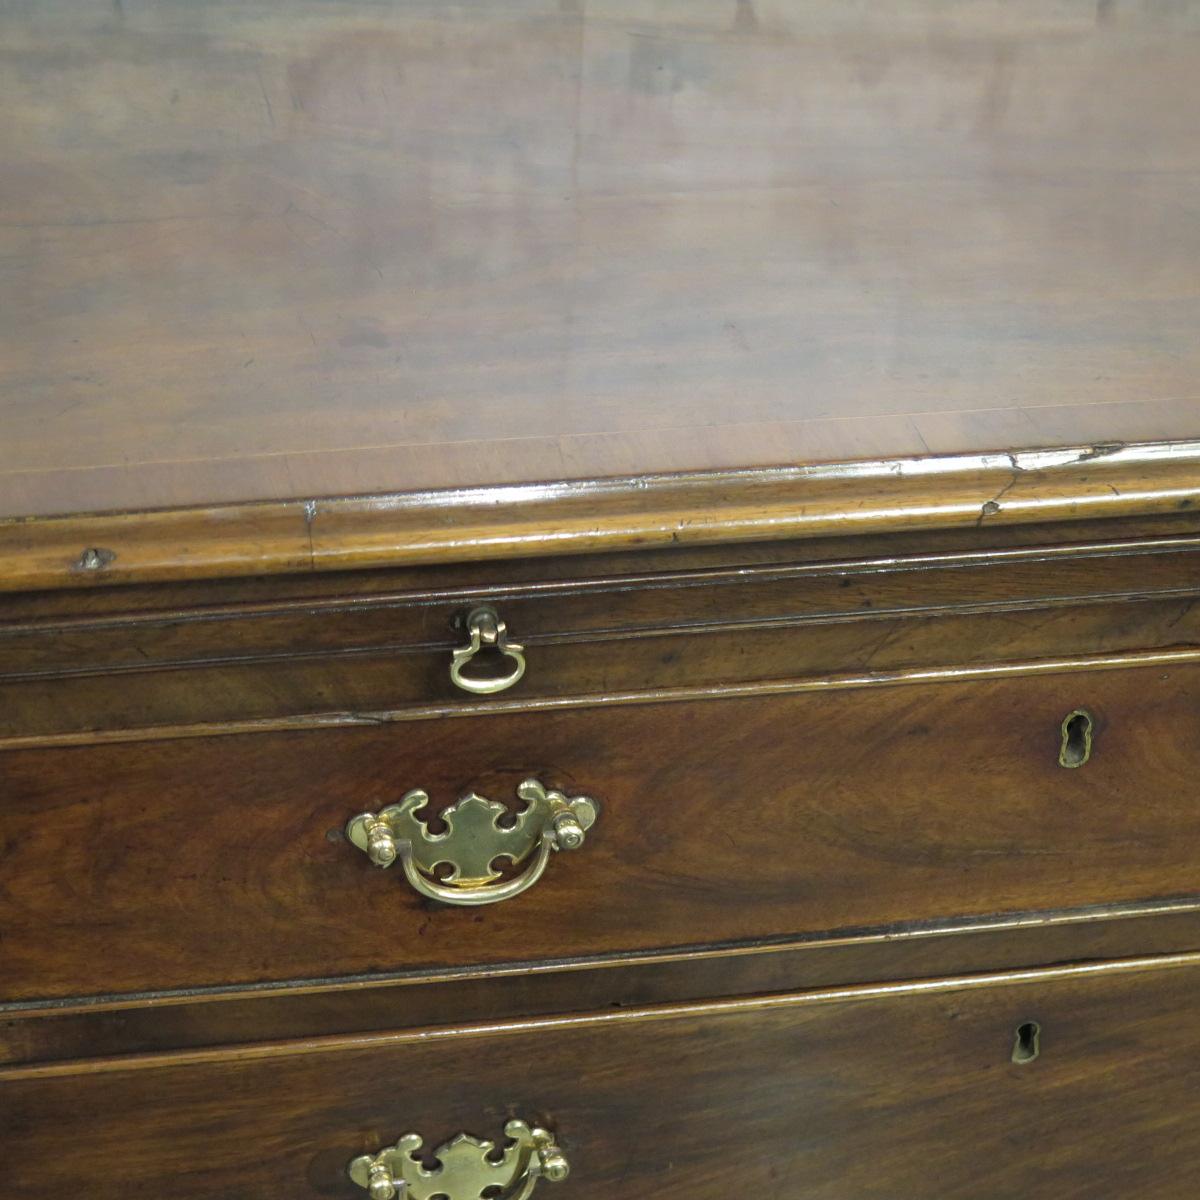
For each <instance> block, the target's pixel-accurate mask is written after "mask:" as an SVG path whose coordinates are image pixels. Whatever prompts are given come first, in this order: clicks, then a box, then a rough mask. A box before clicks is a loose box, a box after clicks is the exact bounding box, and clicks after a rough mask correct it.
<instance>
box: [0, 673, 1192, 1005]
mask: <svg viewBox="0 0 1200 1200" xmlns="http://www.w3.org/2000/svg"><path fill="white" fill-rule="evenodd" d="M1198 709H1200V669H1196V668H1188V669H1182V668H1177V669H1174V670H1168V669H1161V668H1156V669H1137V670H1132V669H1126V670H1112V671H1106V672H1074V673H1064V674H1058V675H1048V676H1038V677H1023V678H1014V679H998V680H988V681H978V680H976V681H972V682H963V683H955V684H935V685H906V686H900V687H868V688H850V689H846V690H839V691H827V692H821V693H816V694H813V693H809V694H800V695H790V696H785V695H769V696H756V697H749V698H739V699H722V700H710V701H705V702H696V703H674V704H660V705H615V706H612V707H598V708H590V709H578V710H571V711H563V712H542V713H524V714H510V715H495V716H488V717H478V718H464V719H455V720H451V719H446V720H439V721H414V722H407V723H399V724H391V725H384V726H379V727H370V728H365V729H364V728H354V729H344V730H321V731H308V732H296V733H288V734H262V735H254V736H230V737H214V738H193V739H180V740H177V741H160V742H146V743H139V744H120V745H108V746H91V747H80V748H74V749H52V750H39V751H20V752H10V753H5V754H0V796H3V804H0V845H2V846H3V847H4V872H3V878H2V880H0V906H2V907H0V923H2V928H3V931H4V936H3V938H2V939H0V977H2V978H3V980H4V989H5V993H6V996H5V998H6V999H9V1000H19V999H32V998H39V997H54V996H82V995H96V994H105V993H112V992H117V993H125V992H137V991H143V990H155V989H170V988H183V987H194V986H203V985H224V984H236V983H244V982H258V981H266V980H289V979H297V978H299V979H325V978H330V977H341V976H353V975H357V974H361V973H372V972H391V971H417V970H424V969H440V968H443V967H456V966H462V965H468V964H487V963H499V962H522V961H526V960H545V959H559V958H568V957H575V956H588V955H604V954H612V953H617V952H622V951H629V950H654V949H661V948H665V947H677V946H683V945H699V944H712V943H725V942H737V941H749V940H754V939H760V938H773V937H784V936H789V937H790V936H794V935H797V934H803V935H807V934H820V933H822V932H824V931H829V930H853V929H862V928H884V927H889V926H894V925H895V924H897V923H899V922H919V921H925V920H931V919H934V918H947V917H958V916H979V915H987V914H992V913H999V912H1024V911H1040V910H1046V909H1063V908H1071V907H1078V906H1088V905H1101V904H1106V903H1115V902H1122V903H1128V902H1134V901H1140V900H1146V899H1160V898H1165V897H1180V896H1187V895H1194V894H1196V893H1197V892H1200V882H1198V881H1200V861H1198V860H1200V854H1198V852H1197V849H1196V847H1197V845H1200V802H1198V800H1197V795H1196V792H1195V789H1194V787H1192V786H1191V780H1192V779H1193V778H1194V776H1195V774H1196V770H1197V766H1198V765H1200V761H1198V760H1200V746H1198V745H1197V742H1196V739H1195V738H1194V737H1192V736H1191V734H1190V733H1189V732H1188V731H1189V730H1191V729H1192V727H1193V725H1194V722H1195V714H1196V712H1197V711H1198ZM1076 710H1087V712H1088V713H1089V714H1090V719H1091V722H1092V726H1091V733H1092V740H1091V743H1090V757H1089V759H1088V761H1087V762H1086V763H1085V764H1083V765H1081V766H1077V767H1073V768H1070V769H1068V768H1065V767H1063V766H1062V765H1060V752H1061V749H1062V741H1063V735H1062V726H1063V722H1064V718H1065V717H1066V716H1067V715H1069V714H1070V713H1072V712H1075V711H1076ZM1073 738H1074V741H1073V742H1072V745H1073V746H1074V748H1075V751H1076V752H1077V753H1078V754H1080V755H1082V753H1083V752H1084V750H1085V748H1086V739H1085V738H1084V737H1083V735H1082V733H1079V732H1078V730H1077V731H1076V732H1075V734H1073ZM527 777H537V778H539V779H541V780H543V781H544V782H545V783H546V784H547V785H550V786H551V787H555V788H561V789H562V790H563V791H564V792H565V793H567V794H569V795H572V796H573V795H576V794H586V795H589V796H593V797H595V798H596V800H598V801H599V802H600V805H601V809H600V815H599V818H598V819H597V821H596V823H595V825H594V826H593V828H592V829H591V830H590V831H589V832H588V835H587V840H586V842H585V843H584V845H583V846H582V847H581V848H579V849H577V850H574V851H573V852H571V853H560V854H552V855H549V856H548V857H549V859H550V861H548V863H547V864H546V870H545V873H544V875H543V876H542V878H540V879H539V880H538V881H537V882H536V884H534V885H533V886H532V887H530V888H529V889H528V890H527V891H525V892H524V893H523V894H520V895H517V896H515V897H513V898H511V899H506V900H503V901H501V902H499V903H494V904H488V905H484V906H480V907H455V906H450V905H446V904H442V903H440V902H434V901H430V900H428V899H426V898H425V897H424V896H422V895H421V894H419V893H418V892H417V891H416V890H414V888H413V887H412V886H411V885H410V884H409V882H408V880H407V879H406V878H405V876H404V874H403V873H402V870H401V869H400V867H399V866H398V865H397V866H393V867H392V868H390V869H386V870H381V869H379V868H378V867H376V866H373V865H372V864H371V863H370V862H369V861H368V858H367V856H366V854H364V853H363V852H361V851H360V850H359V849H357V848H356V847H355V846H354V845H352V844H351V843H350V842H349V841H348V840H347V839H346V837H345V835H344V833H343V830H344V828H345V826H346V824H347V821H348V820H349V818H351V817H352V816H354V814H356V813H359V812H360V811H362V810H372V811H376V812H377V811H378V810H380V809H381V808H383V807H386V806H387V805H389V804H393V803H395V802H396V801H398V800H399V799H400V797H401V796H402V795H403V794H405V793H406V792H407V791H408V790H409V789H413V788H424V789H425V790H426V791H427V792H428V794H429V796H430V798H431V803H432V805H433V807H434V808H435V809H436V808H439V807H444V806H445V805H447V804H448V803H450V802H451V801H454V800H456V799H457V798H458V797H459V796H461V795H463V794H464V793H466V792H469V791H474V792H476V793H479V794H480V795H482V796H484V797H487V798H489V799H491V800H494V801H501V802H508V803H510V804H515V800H514V796H515V791H516V788H517V786H518V785H519V783H520V781H521V780H523V779H525V778H527ZM524 869H525V868H524V867H523V868H522V870H524Z"/></svg>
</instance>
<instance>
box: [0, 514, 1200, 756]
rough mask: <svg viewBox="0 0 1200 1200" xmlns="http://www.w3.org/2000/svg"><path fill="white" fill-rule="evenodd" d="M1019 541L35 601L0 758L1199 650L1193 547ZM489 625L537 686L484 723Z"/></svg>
mask: <svg viewBox="0 0 1200 1200" xmlns="http://www.w3.org/2000/svg"><path fill="white" fill-rule="evenodd" d="M996 532H997V531H995V530H989V531H981V532H980V533H979V534H978V535H976V537H975V539H974V540H973V541H972V542H962V543H959V544H958V545H956V546H955V545H951V544H948V543H947V544H943V545H941V546H939V545H938V544H937V543H936V542H931V543H929V544H927V545H922V544H919V543H918V544H911V543H905V542H904V541H898V542H892V543H886V542H881V541H880V540H878V539H861V540H857V541H850V542H844V543H841V544H838V543H832V544H831V549H834V550H839V549H840V550H841V551H842V554H841V555H840V556H835V557H831V558H824V559H822V558H821V557H819V556H816V555H815V554H814V553H813V548H812V546H809V547H808V548H807V550H808V553H807V556H806V555H804V554H802V553H799V552H798V551H797V552H796V557H795V558H791V557H788V556H787V553H786V552H785V551H781V552H780V555H777V560H776V561H775V562H773V563H759V564H754V563H745V562H739V561H738V560H737V559H736V557H734V558H733V559H732V560H731V561H730V564H729V565H727V566H709V567H699V566H693V567H691V568H690V569H688V568H686V567H684V566H682V565H681V566H678V567H677V568H676V569H675V570H668V569H666V568H667V567H669V566H670V561H669V558H668V560H667V561H659V562H657V564H655V565H657V567H658V569H657V570H656V571H651V570H649V569H646V568H647V567H648V565H649V564H644V566H643V570H641V571H640V572H636V573H634V572H629V571H625V572H620V571H617V570H613V571H612V573H611V574H609V573H606V574H596V573H595V569H596V567H597V565H598V564H597V562H596V560H594V559H593V560H590V561H584V562H582V563H581V562H579V561H576V563H575V566H574V570H575V571H576V572H577V573H575V574H574V575H572V574H571V572H570V571H569V570H568V569H567V568H566V565H565V564H564V568H563V571H562V573H561V574H560V575H559V576H558V577H557V578H547V577H544V576H543V577H535V578H528V577H526V576H524V575H523V573H522V572H521V571H520V570H519V569H517V568H515V567H513V566H509V568H508V569H507V570H505V569H498V568H493V569H492V570H491V571H489V572H488V573H487V574H482V573H476V574H475V575H474V576H463V577H459V578H457V579H454V580H453V585H451V582H452V581H451V579H450V578H447V577H437V578H436V579H430V578H429V577H428V576H427V575H425V574H423V573H419V572H418V573H415V576H414V575H405V574H403V573H400V574H396V573H392V574H391V575H390V578H391V580H392V582H393V586H392V588H391V589H388V588H387V586H386V584H387V579H386V578H382V577H381V578H373V577H372V576H370V575H367V576H365V578H364V577H362V576H349V577H345V576H343V577H339V578H338V579H337V580H336V583H337V585H338V586H337V588H336V589H335V590H334V591H332V592H330V593H326V594H317V595H314V594H305V593H303V592H297V591H296V590H295V589H287V588H277V589H276V591H275V593H274V595H273V597H272V596H271V595H270V594H269V593H267V592H265V591H263V590H262V589H259V590H258V591H257V594H256V595H255V596H254V597H245V598H242V599H240V600H238V601H236V602H235V601H233V600H232V599H231V596H232V595H234V593H231V592H229V591H228V590H226V591H224V592H222V591H214V594H213V596H212V598H211V599H210V600H209V602H208V603H203V602H202V601H203V599H204V595H203V593H201V594H197V593H196V590H195V588H193V589H191V591H190V592H189V593H188V594H187V598H186V599H184V598H183V597H182V596H180V594H179V591H178V589H176V593H175V595H176V597H177V598H178V600H177V603H176V604H171V603H170V599H171V597H170V594H169V593H168V596H167V597H162V596H158V595H156V594H155V593H154V592H153V591H152V590H150V589H147V588H145V587H143V588H141V589H134V590H132V591H131V592H129V593H124V592H123V591H122V592H120V593H116V594H114V593H111V592H109V593H107V595H108V603H107V604H106V605H105V606H104V607H103V608H100V609H98V610H96V611H93V612H91V613H90V614H89V612H88V611H87V610H83V611H80V612H77V613H73V612H72V611H71V609H70V608H69V607H63V606H62V605H60V606H59V608H58V609H57V610H54V609H53V608H52V606H51V605H49V604H44V603H42V602H41V599H40V598H39V597H37V596H31V597H27V598H26V599H25V600H24V601H22V599H21V597H15V598H14V599H13V601H12V602H11V603H10V604H9V605H8V606H7V612H8V614H10V617H9V619H7V620H6V619H4V617H5V610H4V606H0V696H2V697H3V706H2V707H0V748H11V747H13V746H21V745H29V744H32V743H34V742H36V741H37V739H64V738H65V739H68V740H73V741H79V740H87V738H88V737H89V736H91V735H93V734H94V735H95V736H96V737H120V738H123V739H127V740H134V739H137V738H139V737H148V736H156V737H161V736H164V734H169V733H171V732H172V731H178V732H184V731H187V732H196V731H200V732H203V731H204V730H206V729H219V728H222V727H224V728H226V729H230V730H236V729H239V728H272V727H280V725H281V724H282V725H284V726H297V725H300V726H302V725H304V724H306V723H308V724H329V723H352V722H355V721H359V722H361V721H363V720H372V721H382V720H400V719H405V718H416V717H429V716H434V715H449V716H456V715H457V716H463V715H470V716H475V715H484V714H487V713H491V712H494V711H497V710H500V711H512V710H514V709H517V710H519V709H523V708H530V707H538V706H542V707H544V706H545V705H546V704H548V703H556V704H580V703H588V702H590V700H589V697H594V696H597V695H604V696H607V697H608V698H609V700H610V701H611V700H613V699H614V698H615V697H617V696H637V695H640V696H641V697H642V699H652V698H654V697H655V696H663V695H667V694H676V693H680V692H682V694H685V695H694V694H697V692H701V693H702V692H703V689H705V688H714V687H715V688H725V687H729V686H731V685H732V686H736V687H743V686H746V685H751V684H756V683H762V684H769V685H771V686H783V685H785V684H786V681H787V679H788V677H789V676H790V677H791V678H792V679H793V680H794V681H795V684H796V686H797V687H799V686H801V685H805V684H807V685H808V686H812V687H816V686H819V685H822V682H823V681H825V682H828V683H829V685H830V686H832V682H833V677H845V678H847V679H854V680H857V681H858V683H859V684H860V685H861V684H866V683H870V682H883V681H885V680H886V679H887V678H888V677H890V676H894V675H895V674H896V673H897V672H900V673H903V672H911V671H914V670H915V671H929V670H949V671H951V672H953V670H955V669H960V668H972V669H979V668H989V669H999V668H1000V666H1001V665H1002V664H1010V665H1011V664H1016V663H1022V662H1033V663H1037V662H1038V661H1039V660H1044V659H1049V660H1054V661H1058V662H1064V661H1066V660H1068V659H1070V658H1072V656H1074V657H1076V658H1087V659H1088V660H1089V661H1090V660H1094V659H1096V658H1097V657H1099V658H1106V659H1111V658H1113V657H1114V656H1117V655H1121V654H1133V655H1134V656H1135V660H1136V656H1137V655H1138V654H1139V653H1141V652H1145V651H1164V652H1167V653H1173V652H1180V653H1184V652H1186V650H1185V649H1184V648H1186V647H1189V646H1191V647H1195V646H1196V645H1197V644H1200V608H1198V607H1197V605H1196V604H1195V600H1196V598H1197V595H1200V584H1198V583H1197V577H1196V567H1195V562H1194V560H1195V558H1196V555H1197V553H1198V552H1200V551H1198V547H1200V538H1197V536H1196V535H1195V533H1194V532H1188V533H1183V532H1182V527H1181V533H1180V535H1178V536H1167V537H1164V536H1158V537H1150V538H1146V537H1141V538H1139V537H1125V538H1122V537H1120V536H1119V535H1120V532H1121V530H1120V529H1115V530H1112V531H1111V532H1112V537H1113V540H1110V541H1075V542H1070V541H1065V540H1062V541H1059V542H1058V543H1056V544H1052V545H1048V544H1046V543H1045V542H1044V541H1038V540H1037V539H1036V537H1035V538H1033V540H1032V541H1031V542H1030V544H1027V545H1019V544H1009V545H1004V544H996V542H995V541H994V540H993V539H994V538H995V535H996ZM1076 532H1078V531H1076ZM1059 536H1060V537H1063V536H1065V535H1064V534H1062V533H1060V534H1059ZM906 551H907V552H906ZM685 562H686V560H685ZM603 565H605V566H608V564H607V563H606V562H604V563H603ZM467 579H470V580H471V582H470V583H467V582H466V580H467ZM489 581H490V582H489ZM72 595H79V593H72ZM88 595H91V596H93V597H94V596H95V595H96V593H89V594H88ZM122 595H124V597H125V606H124V608H122V607H119V606H118V605H117V603H116V601H117V600H118V599H120V598H121V596H122ZM481 601H488V602H492V603H496V604H498V605H499V606H500V608H501V610H502V612H503V614H504V616H505V619H506V621H507V622H508V626H509V629H510V630H511V632H512V635H513V637H514V638H517V639H519V640H520V641H521V642H522V643H523V644H524V645H525V646H526V648H527V651H528V656H529V662H530V670H529V672H528V674H527V675H526V677H525V679H524V680H523V681H522V682H521V684H520V685H519V686H518V687H517V688H515V689H513V690H512V691H511V692H509V693H506V694H505V695H504V696H502V697H495V698H492V699H490V700H485V701H482V702H480V701H478V700H474V701H473V700H472V698H471V697H468V696H465V695H463V694H462V693H461V692H459V691H458V690H457V689H456V688H454V687H453V686H452V684H451V683H450V680H449V676H448V664H449V661H450V652H451V650H452V649H453V647H455V646H456V645H458V644H461V642H462V641H463V638H464V634H463V632H462V628H461V625H462V619H463V617H464V616H465V614H466V613H467V611H469V609H470V608H472V607H473V606H474V605H475V604H477V603H479V602H481ZM310 718H312V719H311V720H310Z"/></svg>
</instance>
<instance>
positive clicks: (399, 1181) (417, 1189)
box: [348, 1121, 571, 1200]
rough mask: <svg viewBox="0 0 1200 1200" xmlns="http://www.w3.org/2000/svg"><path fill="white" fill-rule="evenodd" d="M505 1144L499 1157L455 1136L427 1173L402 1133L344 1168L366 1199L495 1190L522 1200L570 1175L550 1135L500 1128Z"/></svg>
mask: <svg viewBox="0 0 1200 1200" xmlns="http://www.w3.org/2000/svg"><path fill="white" fill-rule="evenodd" d="M504 1132H505V1135H506V1136H507V1137H508V1138H509V1145H508V1147H507V1148H506V1149H505V1150H504V1152H503V1154H502V1156H501V1157H499V1158H497V1157H496V1154H495V1149H496V1145H495V1143H494V1142H487V1141H482V1140H480V1139H479V1138H474V1137H471V1135H470V1134H467V1133H460V1134H459V1135H458V1136H457V1137H456V1138H454V1139H453V1140H452V1141H449V1142H446V1143H445V1145H442V1146H439V1147H438V1148H437V1150H436V1151H434V1157H435V1158H436V1159H437V1165H436V1166H435V1167H433V1168H426V1167H425V1165H424V1164H423V1162H422V1158H423V1155H422V1154H421V1147H422V1146H423V1145H424V1144H425V1143H424V1139H423V1138H422V1137H421V1136H420V1134H416V1133H406V1134H405V1135H404V1136H403V1137H402V1138H401V1139H400V1140H399V1141H398V1142H397V1143H396V1144H395V1145H394V1146H388V1147H387V1148H386V1149H384V1150H381V1151H380V1152H379V1153H378V1154H364V1155H362V1156H361V1157H360V1158H356V1159H355V1160H354V1161H353V1162H352V1163H351V1164H350V1166H349V1168H348V1171H349V1175H350V1178H351V1179H352V1180H353V1181H354V1182H355V1183H357V1184H358V1186H359V1187H361V1188H366V1190H367V1191H368V1192H369V1193H370V1195H371V1200H427V1198H428V1197H431V1196H445V1197H446V1198H447V1200H479V1197H480V1196H482V1195H483V1194H484V1193H485V1192H487V1193H488V1194H489V1195H491V1194H493V1193H494V1190H495V1189H497V1188H498V1189H500V1200H527V1197H528V1196H529V1195H530V1193H532V1191H533V1189H534V1188H535V1187H536V1186H537V1182H538V1180H539V1179H547V1180H549V1181H550V1182H551V1183H559V1182H560V1181H562V1180H564V1179H566V1177H567V1176H568V1175H569V1174H570V1172H571V1168H570V1165H569V1164H568V1163H567V1158H566V1155H565V1154H563V1152H562V1151H561V1150H560V1149H559V1148H558V1146H557V1145H556V1143H555V1141H554V1135H553V1134H551V1133H550V1132H548V1131H547V1130H545V1129H540V1128H538V1127H537V1126H530V1125H528V1124H526V1123H525V1122H524V1121H509V1123H508V1124H507V1125H505V1127H504Z"/></svg>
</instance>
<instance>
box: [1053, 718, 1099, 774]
mask: <svg viewBox="0 0 1200 1200" xmlns="http://www.w3.org/2000/svg"><path fill="white" fill-rule="evenodd" d="M1095 733H1096V722H1095V720H1094V719H1093V717H1092V714H1091V713H1090V712H1088V710H1087V709H1086V708H1077V709H1076V710H1075V711H1074V712H1069V713H1067V715H1066V716H1065V717H1064V718H1063V723H1062V747H1061V748H1060V750H1059V752H1058V765H1059V766H1060V767H1067V768H1070V769H1074V768H1075V767H1082V766H1083V764H1084V763H1086V762H1087V760H1088V759H1089V758H1091V757H1092V742H1093V740H1094V738H1095Z"/></svg>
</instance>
